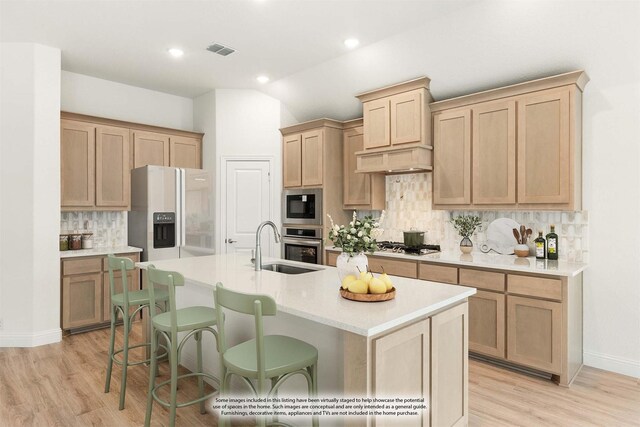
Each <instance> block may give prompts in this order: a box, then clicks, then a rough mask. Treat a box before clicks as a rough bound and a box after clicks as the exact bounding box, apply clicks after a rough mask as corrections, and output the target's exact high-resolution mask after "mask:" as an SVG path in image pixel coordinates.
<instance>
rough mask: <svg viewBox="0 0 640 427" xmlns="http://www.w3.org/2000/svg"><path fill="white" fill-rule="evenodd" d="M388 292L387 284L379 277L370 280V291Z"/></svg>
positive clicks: (374, 292)
mask: <svg viewBox="0 0 640 427" xmlns="http://www.w3.org/2000/svg"><path fill="white" fill-rule="evenodd" d="M385 292H387V285H386V284H385V283H384V282H383V281H382V280H381V279H379V278H377V277H376V278H373V279H371V281H370V282H369V293H372V294H384V293H385Z"/></svg>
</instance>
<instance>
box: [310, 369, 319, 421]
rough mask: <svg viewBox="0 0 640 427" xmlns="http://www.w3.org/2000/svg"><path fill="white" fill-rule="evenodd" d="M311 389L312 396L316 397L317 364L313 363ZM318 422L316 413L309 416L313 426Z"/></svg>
mask: <svg viewBox="0 0 640 427" xmlns="http://www.w3.org/2000/svg"><path fill="white" fill-rule="evenodd" d="M311 390H312V393H311V394H312V396H313V397H318V364H317V363H314V364H313V365H312V366H311ZM319 424H320V421H319V419H318V416H317V415H313V416H312V417H311V425H312V426H313V427H318V425H319Z"/></svg>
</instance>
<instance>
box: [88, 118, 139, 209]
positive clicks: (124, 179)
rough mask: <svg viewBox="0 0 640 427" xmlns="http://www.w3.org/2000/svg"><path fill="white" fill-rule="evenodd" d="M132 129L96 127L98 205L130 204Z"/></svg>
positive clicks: (124, 205)
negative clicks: (130, 144) (130, 139)
mask: <svg viewBox="0 0 640 427" xmlns="http://www.w3.org/2000/svg"><path fill="white" fill-rule="evenodd" d="M130 187H131V166H130V165H129V129H124V128H117V127H109V126H98V127H96V206H105V207H107V206H118V207H122V208H125V209H126V208H127V207H128V206H129V204H130V201H131V200H130V196H129V194H130V193H129V189H130Z"/></svg>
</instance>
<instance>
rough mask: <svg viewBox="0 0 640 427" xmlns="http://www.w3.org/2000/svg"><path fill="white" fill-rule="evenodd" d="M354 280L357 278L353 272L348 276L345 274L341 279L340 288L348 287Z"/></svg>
mask: <svg viewBox="0 0 640 427" xmlns="http://www.w3.org/2000/svg"><path fill="white" fill-rule="evenodd" d="M354 280H358V279H357V277H356V276H354V275H353V274H349V275H348V276H345V278H344V279H342V289H348V288H349V283H351V282H353V281H354Z"/></svg>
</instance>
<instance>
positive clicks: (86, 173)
mask: <svg viewBox="0 0 640 427" xmlns="http://www.w3.org/2000/svg"><path fill="white" fill-rule="evenodd" d="M95 134H96V127H95V126H93V125H91V124H87V123H84V122H74V121H71V120H62V121H61V122H60V174H61V177H60V178H61V179H60V187H61V188H60V191H61V194H60V202H61V205H62V206H63V207H65V206H70V207H74V206H95V188H96V187H95V182H96V181H95V179H96V177H95V141H96V139H95V138H96V136H95Z"/></svg>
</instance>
